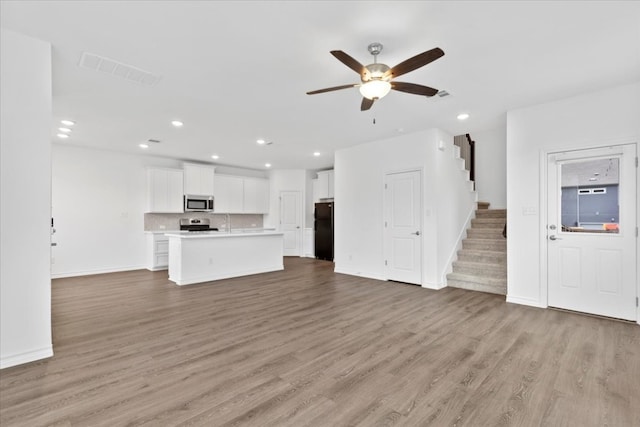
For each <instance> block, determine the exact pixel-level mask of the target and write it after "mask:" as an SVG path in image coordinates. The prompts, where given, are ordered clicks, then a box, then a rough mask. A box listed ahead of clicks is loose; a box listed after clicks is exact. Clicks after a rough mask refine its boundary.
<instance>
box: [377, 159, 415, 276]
mask: <svg viewBox="0 0 640 427" xmlns="http://www.w3.org/2000/svg"><path fill="white" fill-rule="evenodd" d="M421 194H422V186H421V173H420V171H410V172H401V173H391V174H387V176H386V177H385V197H384V204H385V209H384V211H385V228H384V230H385V237H384V248H385V275H386V278H387V279H388V280H397V281H399V282H406V283H414V284H416V285H420V284H422V222H421V215H420V214H421V211H422V208H421V206H422V197H421Z"/></svg>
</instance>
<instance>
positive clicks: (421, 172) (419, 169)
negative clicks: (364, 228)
mask: <svg viewBox="0 0 640 427" xmlns="http://www.w3.org/2000/svg"><path fill="white" fill-rule="evenodd" d="M407 172H418V174H419V175H420V178H419V182H420V192H419V193H420V216H419V217H420V284H419V285H418V286H420V287H424V283H425V282H424V274H425V272H424V269H425V262H424V253H425V247H424V185H425V183H424V170H423V168H422V167H415V168H406V169H392V170H386V171H384V172H383V173H382V224H381V225H382V259H381V260H380V262H381V263H382V279H383V280H389V277H388V275H387V268H386V266H385V265H384V260H385V259H386V258H387V250H388V249H389V248H388V242H387V240H386V233H387V228H386V227H385V226H384V222H385V221H387V220H388V218H387V192H386V191H385V188H384V186H385V184H386V183H387V175H393V174H399V173H407Z"/></svg>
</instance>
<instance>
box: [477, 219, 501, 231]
mask: <svg viewBox="0 0 640 427" xmlns="http://www.w3.org/2000/svg"><path fill="white" fill-rule="evenodd" d="M504 224H505V220H504V218H474V219H472V220H471V227H473V228H500V229H502V228H504Z"/></svg>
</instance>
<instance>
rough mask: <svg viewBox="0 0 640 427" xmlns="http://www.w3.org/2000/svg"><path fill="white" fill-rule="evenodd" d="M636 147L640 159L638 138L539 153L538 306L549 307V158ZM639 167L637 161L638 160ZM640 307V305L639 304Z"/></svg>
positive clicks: (639, 200) (639, 178) (639, 310)
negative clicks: (594, 150)
mask: <svg viewBox="0 0 640 427" xmlns="http://www.w3.org/2000/svg"><path fill="white" fill-rule="evenodd" d="M630 144H631V145H635V147H636V157H640V143H639V142H638V139H637V138H618V139H615V140H613V139H612V140H609V143H603V142H601V143H599V144H597V145H594V144H585V145H584V146H580V147H576V146H572V147H570V148H567V149H564V150H563V149H560V148H554V149H548V150H544V149H541V150H540V152H539V158H538V161H539V168H538V170H539V171H540V173H539V177H538V178H539V186H540V187H539V188H540V191H539V197H540V200H539V206H540V210H539V212H538V214H539V215H538V218H539V233H538V242H539V248H540V251H539V265H540V270H539V271H540V279H539V280H540V287H539V292H540V299H539V301H540V304H539V305H536V306H538V307H541V308H548V307H549V294H548V287H549V278H548V271H549V267H548V263H547V256H548V249H547V210H548V204H547V198H548V196H549V195H548V172H549V170H548V162H547V159H548V156H549V155H552V154H561V153H570V152H574V151H583V150H591V149H600V148H607V147H615V146H619V145H630ZM636 165H637V160H636ZM635 197H636V217H637V216H638V215H640V170H639V168H638V167H636V195H635ZM636 227H637V228H640V223H638V219H636ZM638 255H640V237H636V257H637V256H638ZM638 279H640V265H639V263H636V282H637V283H636V298H640V280H638ZM636 301H637V300H636ZM639 305H640V304H639ZM636 323H637V324H638V325H640V307H639V306H638V305H636Z"/></svg>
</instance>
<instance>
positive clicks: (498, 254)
mask: <svg viewBox="0 0 640 427" xmlns="http://www.w3.org/2000/svg"><path fill="white" fill-rule="evenodd" d="M488 206H489V204H488V203H483V202H478V210H476V217H475V219H472V220H471V228H469V229H468V230H467V238H466V239H464V240H463V241H462V249H461V250H460V251H458V259H457V261H454V262H453V272H452V273H450V274H447V285H448V286H452V287H454V288H462V289H469V290H472V291H481V292H489V293H493V294H500V295H506V294H507V239H505V238H504V237H503V236H502V231H503V230H504V226H505V223H506V220H507V211H506V209H489V208H488Z"/></svg>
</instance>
